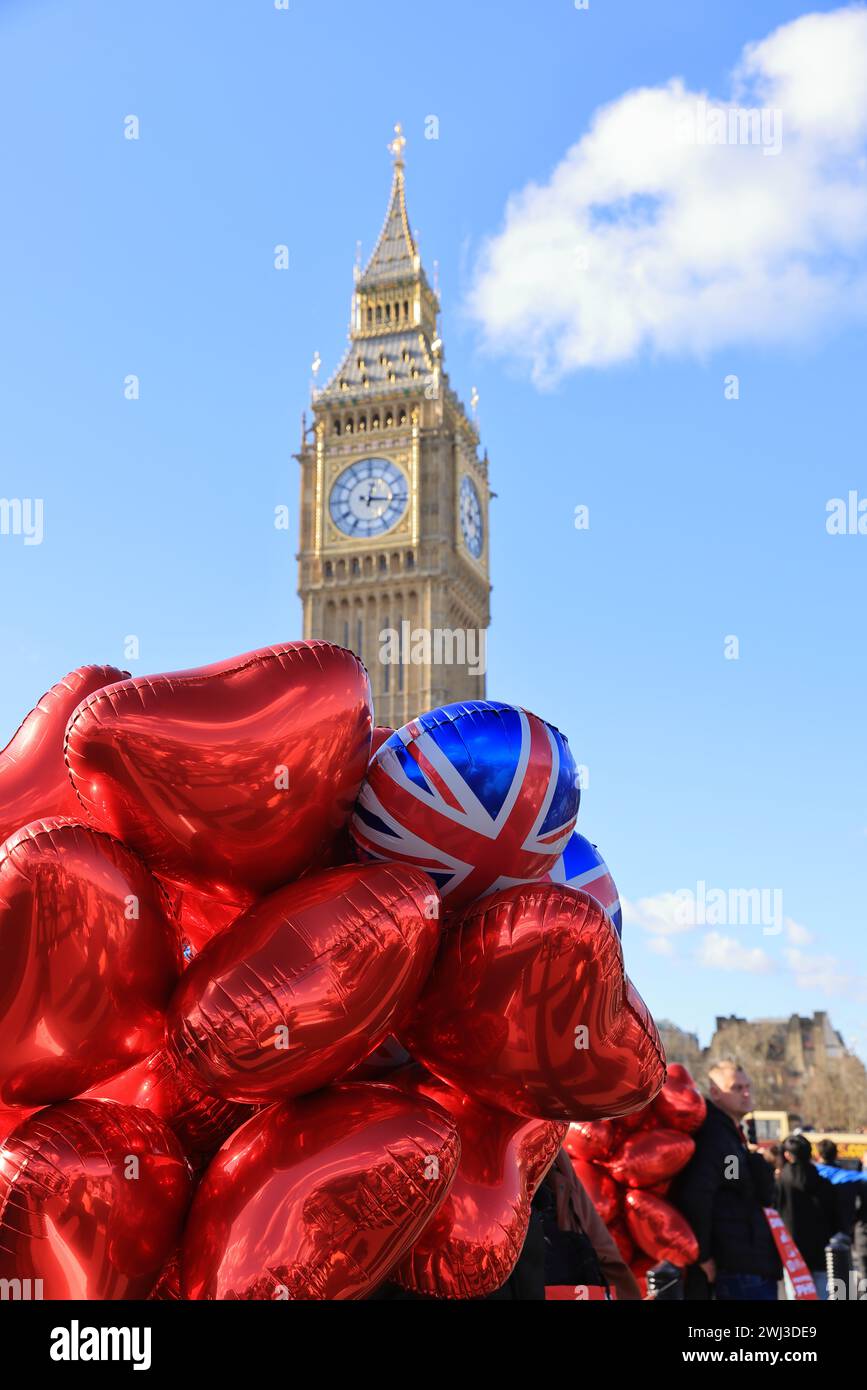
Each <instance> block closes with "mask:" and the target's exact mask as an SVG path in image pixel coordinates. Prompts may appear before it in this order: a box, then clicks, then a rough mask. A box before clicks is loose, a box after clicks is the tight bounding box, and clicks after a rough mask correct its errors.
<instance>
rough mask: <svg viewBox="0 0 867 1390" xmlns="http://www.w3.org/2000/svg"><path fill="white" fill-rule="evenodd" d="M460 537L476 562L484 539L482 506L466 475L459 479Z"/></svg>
mask: <svg viewBox="0 0 867 1390" xmlns="http://www.w3.org/2000/svg"><path fill="white" fill-rule="evenodd" d="M461 535H462V536H463V538H464V544H465V545H466V547H467V550H468V551H469V552H470V554H471V555H472V556H473V557H474V559H476V560H478V559H479V557H480V555H481V553H482V545H483V542H484V538H485V534H484V523H483V521H482V504H481V502H480V501H479V494H478V492H477V491H476V485H475V483H474V482H473V480H472V478H470V477H469V476H468V475H467V474H466V473H465V474H464V476H463V478H462V479H461Z"/></svg>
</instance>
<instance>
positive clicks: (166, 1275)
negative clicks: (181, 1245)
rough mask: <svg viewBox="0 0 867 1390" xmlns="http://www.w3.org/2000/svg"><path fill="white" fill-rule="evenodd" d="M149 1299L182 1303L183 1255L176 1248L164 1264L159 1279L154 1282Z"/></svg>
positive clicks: (159, 1301)
mask: <svg viewBox="0 0 867 1390" xmlns="http://www.w3.org/2000/svg"><path fill="white" fill-rule="evenodd" d="M148 1298H149V1299H153V1300H154V1302H158V1303H180V1301H181V1255H180V1251H179V1250H176V1251H175V1253H174V1254H173V1255H172V1257H171V1259H170V1260H169V1261H168V1263H167V1264H166V1265H165V1266H164V1268H163V1271H162V1273H161V1274H160V1277H159V1279H158V1280H157V1282H156V1283H155V1284H154V1286H153V1288H152V1289H151V1291H150V1293H149V1294H148Z"/></svg>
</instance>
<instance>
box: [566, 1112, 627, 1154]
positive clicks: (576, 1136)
mask: <svg viewBox="0 0 867 1390" xmlns="http://www.w3.org/2000/svg"><path fill="white" fill-rule="evenodd" d="M621 1134H622V1130H621V1127H620V1125H619V1124H618V1123H615V1121H614V1120H579V1121H577V1122H576V1123H575V1124H571V1125H570V1126H569V1129H568V1131H567V1133H566V1138H565V1141H564V1143H563V1147H564V1148H565V1150H566V1152H567V1153H568V1154H569V1157H570V1158H577V1159H580V1160H581V1161H582V1162H584V1163H593V1162H600V1163H604V1162H605V1160H606V1159H609V1158H610V1157H611V1155H612V1154H613V1153H614V1150H615V1149H616V1148H617V1145H618V1144H619V1142H620V1138H621Z"/></svg>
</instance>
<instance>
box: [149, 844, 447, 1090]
mask: <svg viewBox="0 0 867 1390" xmlns="http://www.w3.org/2000/svg"><path fill="white" fill-rule="evenodd" d="M438 919H439V896H438V894H437V891H436V888H435V887H434V884H433V881H432V880H431V879H429V878H428V877H427V875H426V874H424V873H422V871H421V870H420V869H413V868H411V867H409V866H408V865H403V864H353V865H349V866H347V867H345V868H342V869H329V870H327V871H326V872H325V873H323V874H319V875H318V876H316V877H311V878H305V879H301V880H300V881H299V882H298V883H292V884H290V885H289V886H288V887H287V888H281V889H280V890H279V892H277V893H272V895H271V896H270V897H269V898H263V899H262V901H261V902H259V903H257V904H256V906H255V907H253V908H251V909H250V911H249V912H247V913H245V914H244V916H243V917H240V918H239V919H238V920H237V921H236V922H235V923H233V925H232V926H231V927H229V928H228V929H227V930H226V931H224V932H222V933H221V934H220V935H219V936H217V937H215V938H214V939H213V940H212V941H210V942H209V943H208V945H207V946H206V947H205V949H204V950H203V951H202V952H201V954H200V955H199V956H197V957H196V959H195V960H194V961H193V963H192V964H191V965H190V967H189V969H188V970H187V971H186V973H185V974H184V977H183V979H182V981H181V983H180V985H179V987H178V991H177V994H176V996H175V998H174V1000H173V1001H172V1006H171V1009H170V1013H169V1026H168V1039H169V1047H170V1048H171V1050H172V1051H173V1052H174V1054H175V1056H176V1057H177V1058H178V1060H179V1061H180V1064H181V1066H182V1067H183V1068H185V1069H186V1070H187V1071H188V1074H189V1076H190V1078H191V1080H192V1081H193V1083H194V1084H195V1085H198V1086H200V1087H202V1088H203V1089H204V1090H206V1091H209V1092H212V1093H213V1094H215V1095H220V1096H224V1097H225V1098H226V1099H227V1100H238V1101H252V1102H262V1101H264V1100H274V1099H278V1098H281V1097H289V1096H297V1095H302V1094H303V1093H304V1092H305V1091H315V1090H316V1089H317V1088H318V1087H319V1086H325V1085H327V1084H328V1083H329V1082H330V1081H333V1080H335V1078H337V1077H340V1076H342V1075H343V1074H344V1073H345V1072H346V1071H348V1070H349V1068H350V1067H352V1066H355V1064H356V1063H358V1062H361V1061H362V1060H363V1059H364V1058H365V1057H366V1056H367V1055H368V1054H369V1053H370V1052H371V1051H372V1049H373V1048H375V1047H378V1046H379V1044H380V1042H382V1041H383V1040H384V1039H385V1038H386V1037H387V1036H388V1034H389V1033H390V1032H392V1031H393V1028H394V1025H395V1023H396V1022H398V1021H401V1020H402V1019H403V1017H404V1016H405V1014H406V1012H407V1010H408V1009H409V1008H411V1007H412V1005H413V1004H414V1003H415V1000H416V998H417V997H418V994H419V991H420V989H421V987H422V985H423V983H424V980H425V978H426V976H427V974H428V972H429V970H430V967H431V964H432V962H433V958H434V955H435V953H436V949H437V944H438V941H439V935H440V928H439V920H438Z"/></svg>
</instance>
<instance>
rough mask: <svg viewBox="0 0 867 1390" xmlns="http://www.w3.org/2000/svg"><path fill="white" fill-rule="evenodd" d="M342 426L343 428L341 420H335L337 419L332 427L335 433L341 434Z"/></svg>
mask: <svg viewBox="0 0 867 1390" xmlns="http://www.w3.org/2000/svg"><path fill="white" fill-rule="evenodd" d="M341 428H342V426H341V424H340V421H339V420H335V421H334V424H333V426H332V429H333V431H334V433H335V434H339V433H340V431H341Z"/></svg>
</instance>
